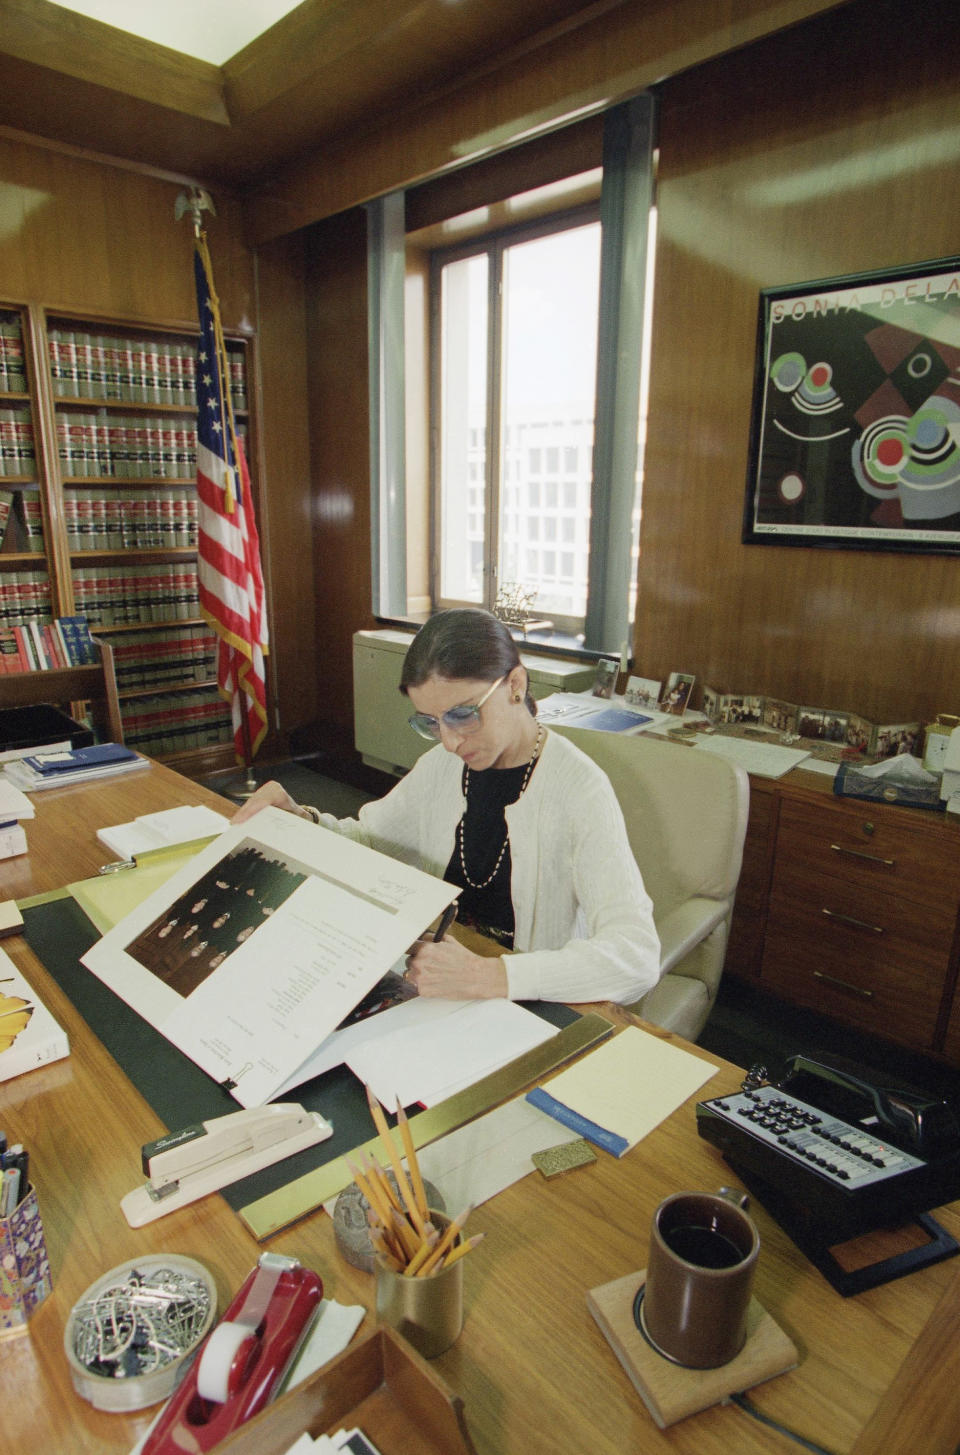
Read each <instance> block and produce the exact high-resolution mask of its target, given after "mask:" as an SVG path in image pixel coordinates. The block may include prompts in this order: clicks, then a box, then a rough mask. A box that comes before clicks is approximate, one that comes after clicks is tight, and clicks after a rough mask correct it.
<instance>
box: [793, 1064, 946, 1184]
mask: <svg viewBox="0 0 960 1455" xmlns="http://www.w3.org/2000/svg"><path fill="white" fill-rule="evenodd" d="M777 1086H778V1087H779V1088H780V1090H781V1091H789V1092H791V1093H792V1094H793V1095H794V1096H797V1097H799V1098H800V1100H801V1101H807V1102H811V1103H812V1104H814V1105H815V1106H818V1107H820V1108H822V1109H823V1110H824V1111H829V1112H832V1113H833V1115H834V1116H838V1117H840V1118H841V1119H842V1120H843V1121H847V1122H853V1123H859V1125H860V1126H862V1127H865V1128H870V1129H872V1130H875V1131H876V1132H877V1133H878V1134H879V1135H880V1136H883V1137H889V1139H890V1141H891V1142H893V1143H895V1144H896V1146H898V1147H900V1148H902V1150H903V1151H905V1152H913V1153H914V1155H915V1156H917V1157H923V1158H926V1159H929V1158H931V1157H938V1156H942V1155H944V1154H949V1153H955V1152H957V1150H958V1148H960V1124H958V1122H957V1118H956V1116H955V1115H954V1112H953V1109H952V1108H951V1107H950V1106H949V1105H948V1104H947V1102H945V1101H938V1100H936V1099H935V1098H932V1097H930V1096H928V1095H927V1094H926V1093H924V1092H921V1091H915V1090H913V1089H912V1088H911V1087H908V1086H876V1085H874V1084H873V1083H872V1082H870V1081H868V1080H866V1078H865V1076H864V1074H863V1072H861V1071H860V1069H859V1068H858V1067H854V1066H853V1065H852V1064H851V1063H850V1062H846V1061H843V1060H841V1059H840V1058H839V1057H838V1058H837V1059H836V1060H834V1061H833V1063H832V1064H831V1062H829V1061H815V1060H814V1059H813V1058H812V1057H811V1056H802V1055H799V1056H792V1057H791V1058H790V1061H789V1062H788V1063H787V1070H786V1073H785V1074H784V1075H783V1076H782V1077H781V1078H780V1080H779V1081H778V1082H777Z"/></svg>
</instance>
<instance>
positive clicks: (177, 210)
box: [174, 187, 260, 799]
mask: <svg viewBox="0 0 960 1455" xmlns="http://www.w3.org/2000/svg"><path fill="white" fill-rule="evenodd" d="M204 212H210V213H212V214H213V216H214V217H216V215H217V209H216V208H215V206H214V205H213V199H212V197H211V196H210V194H209V192H207V191H206V189H205V188H203V187H191V188H189V189H188V190H187V191H184V192H181V193H180V195H179V196H178V197H177V200H176V204H175V206H174V217H175V219H176V221H177V222H179V221H180V219H181V218H182V217H183V216H184V215H185V214H186V213H189V215H190V218H191V221H192V223H193V236H194V243H195V246H196V247H197V248H198V249H199V250H200V251H201V253H202V255H203V256H204V258H205V259H206V268H207V272H208V275H210V276H211V278H212V274H211V273H210V264H209V252H208V250H207V247H206V236H205V234H204V231H203V226H202V221H201V218H202V214H203V213H204ZM211 295H212V296H211V302H212V304H213V309H214V315H215V317H216V319H217V329H216V350H217V354H218V359H217V374H218V378H219V384H220V393H221V399H220V414H221V418H222V419H223V421H224V423H225V424H227V426H228V428H229V432H230V436H231V439H232V442H233V448H234V460H235V464H236V469H237V473H238V474H240V473H241V471H240V450H239V446H238V443H237V435H236V426H235V422H234V416H233V401H232V400H231V398H230V394H229V390H228V388H227V385H226V380H227V377H228V376H227V373H226V367H227V359H226V350H225V348H224V347H223V337H222V333H221V331H220V325H219V306H218V303H217V300H216V297H215V295H214V294H213V293H212V282H211ZM201 323H202V320H201ZM241 485H242V487H243V488H244V489H249V487H250V482H249V477H247V479H246V480H241ZM221 645H222V642H221ZM244 694H245V689H244V687H243V686H242V685H241V683H240V680H239V673H238V668H237V665H236V659H234V665H233V695H234V698H236V697H239V699H240V709H239V718H240V746H241V750H242V756H243V766H244V769H245V776H244V779H243V782H242V784H241V783H227V784H223V785H222V791H223V792H224V793H226V794H227V795H228V796H229V797H231V798H238V799H243V798H250V797H251V796H252V795H253V794H254V793H256V791H257V789H258V787H259V786H260V785H259V783H258V782H257V777H256V774H255V773H254V771H253V757H254V748H253V743H252V741H251V737H250V721H249V716H248V712H247V707H246V703H245V701H244ZM233 741H234V748H236V734H234V739H233Z"/></svg>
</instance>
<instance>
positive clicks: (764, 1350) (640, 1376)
mask: <svg viewBox="0 0 960 1455" xmlns="http://www.w3.org/2000/svg"><path fill="white" fill-rule="evenodd" d="M646 1276H647V1270H646V1269H645V1268H644V1269H643V1270H642V1271H641V1272H640V1273H628V1274H627V1276H626V1277H625V1278H617V1279H614V1281H613V1282H612V1283H604V1284H602V1285H601V1286H600V1287H599V1288H591V1289H590V1291H589V1293H588V1294H587V1307H588V1308H589V1310H590V1312H591V1313H592V1314H593V1317H594V1318H595V1319H596V1321H597V1324H598V1325H599V1327H600V1329H601V1331H602V1333H603V1334H604V1336H605V1338H606V1339H607V1341H608V1342H609V1344H610V1347H611V1348H612V1349H613V1352H614V1353H615V1354H616V1356H617V1358H618V1359H619V1360H620V1363H621V1364H622V1365H623V1367H624V1369H625V1370H626V1372H627V1374H628V1375H629V1376H630V1379H631V1381H632V1383H633V1385H634V1387H635V1389H636V1391H637V1393H638V1394H639V1395H640V1397H641V1399H642V1400H643V1402H644V1404H645V1405H646V1406H647V1409H648V1410H649V1411H650V1413H651V1415H652V1416H653V1418H654V1419H655V1420H656V1422H657V1424H658V1425H659V1426H660V1428H661V1430H665V1429H666V1428H667V1426H668V1425H675V1424H676V1423H677V1421H678V1420H684V1419H686V1417H687V1416H688V1415H695V1414H697V1413H698V1412H699V1411H700V1410H705V1409H709V1408H710V1406H711V1405H715V1404H719V1403H720V1402H721V1400H724V1399H726V1398H727V1396H728V1395H731V1394H738V1393H740V1392H741V1391H742V1390H745V1389H751V1388H752V1387H753V1386H754V1385H755V1384H762V1383H763V1381H764V1380H765V1379H772V1378H773V1377H774V1375H776V1374H783V1373H784V1372H785V1371H786V1370H787V1369H794V1368H796V1366H797V1364H798V1363H799V1362H800V1356H799V1355H798V1353H797V1350H796V1346H795V1345H794V1344H793V1343H792V1342H791V1340H790V1339H788V1338H787V1336H786V1334H785V1333H784V1332H783V1330H782V1329H781V1328H780V1325H779V1324H777V1323H776V1322H775V1321H774V1320H773V1319H772V1318H771V1317H770V1315H769V1314H768V1313H767V1312H766V1310H765V1309H764V1308H763V1307H762V1305H761V1304H759V1303H758V1302H757V1300H756V1299H755V1298H752V1299H751V1300H750V1308H749V1310H748V1312H747V1342H746V1343H745V1344H744V1346H743V1348H742V1349H741V1350H740V1353H739V1354H738V1355H737V1357H736V1358H735V1359H731V1361H730V1363H729V1364H723V1365H721V1366H720V1368H719V1369H683V1368H681V1366H680V1365H679V1364H673V1363H671V1361H670V1360H669V1359H665V1358H664V1356H663V1355H662V1354H658V1353H657V1351H656V1349H654V1348H653V1347H652V1345H650V1344H648V1343H647V1340H646V1339H645V1338H644V1336H643V1334H642V1333H641V1332H640V1330H639V1329H638V1328H637V1326H636V1324H635V1323H634V1318H633V1305H634V1301H635V1299H636V1296H637V1293H638V1292H639V1290H640V1289H641V1288H642V1286H643V1284H644V1282H645V1280H646Z"/></svg>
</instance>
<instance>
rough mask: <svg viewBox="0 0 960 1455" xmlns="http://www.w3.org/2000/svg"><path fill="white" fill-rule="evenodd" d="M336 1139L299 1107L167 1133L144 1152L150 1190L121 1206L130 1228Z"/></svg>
mask: <svg viewBox="0 0 960 1455" xmlns="http://www.w3.org/2000/svg"><path fill="white" fill-rule="evenodd" d="M332 1135H333V1127H332V1126H331V1124H330V1123H329V1122H328V1121H327V1120H326V1119H325V1118H324V1117H322V1116H321V1115H320V1113H319V1112H315V1111H313V1112H308V1111H304V1109H303V1107H302V1106H299V1105H297V1104H296V1103H295V1102H277V1103H275V1104H274V1105H272V1106H254V1107H249V1108H248V1109H246V1110H245V1111H236V1112H230V1113H228V1114H227V1115H226V1116H222V1117H214V1118H213V1119H212V1120H211V1121H209V1122H196V1123H194V1124H193V1125H192V1126H189V1127H183V1128H182V1129H181V1130H180V1131H178V1132H168V1133H167V1135H166V1136H164V1137H160V1138H159V1139H158V1140H157V1141H156V1142H148V1143H147V1145H146V1146H145V1147H143V1148H142V1152H141V1160H142V1165H143V1171H144V1175H145V1176H146V1177H148V1178H149V1179H150V1180H149V1182H147V1183H146V1185H145V1186H141V1187H137V1188H134V1190H133V1192H128V1193H127V1195H126V1197H125V1198H123V1200H122V1201H121V1203H120V1208H121V1211H122V1212H123V1215H124V1217H125V1218H126V1220H127V1222H128V1223H129V1224H130V1226H131V1228H140V1227H143V1225H144V1223H151V1222H153V1221H154V1219H155V1218H161V1217H163V1216H164V1214H165V1213H168V1212H173V1211H174V1210H175V1209H177V1208H181V1207H186V1206H187V1204H188V1203H191V1202H196V1201H197V1199H198V1198H200V1197H205V1196H206V1195H207V1193H208V1192H217V1191H219V1189H220V1188H221V1187H229V1185H230V1183H231V1182H239V1180H240V1178H241V1177H248V1176H249V1175H250V1174H251V1173H252V1172H259V1171H260V1170H261V1168H263V1167H270V1166H272V1165H273V1163H274V1162H280V1161H281V1160H282V1159H283V1158H284V1157H291V1156H292V1155H293V1153H294V1152H302V1151H303V1150H304V1148H306V1147H312V1146H313V1145H314V1144H315V1143H316V1142H322V1141H324V1140H325V1139H326V1138H327V1137H330V1136H332Z"/></svg>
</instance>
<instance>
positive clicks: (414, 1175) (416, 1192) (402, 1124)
mask: <svg viewBox="0 0 960 1455" xmlns="http://www.w3.org/2000/svg"><path fill="white" fill-rule="evenodd" d="M397 1126H398V1127H399V1128H400V1139H401V1141H402V1142H403V1150H404V1152H405V1153H406V1156H407V1168H408V1170H409V1172H410V1182H411V1184H412V1186H413V1196H414V1201H415V1202H416V1204H417V1207H418V1208H419V1210H420V1216H421V1217H422V1218H423V1219H424V1221H426V1217H427V1194H426V1191H425V1190H424V1186H423V1177H422V1176H421V1174H420V1163H419V1162H418V1161H417V1149H416V1148H415V1147H414V1145H413V1133H412V1132H411V1131H410V1123H409V1121H408V1120H407V1114H406V1112H405V1111H404V1109H403V1107H402V1106H401V1105H400V1098H399V1097H397Z"/></svg>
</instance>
